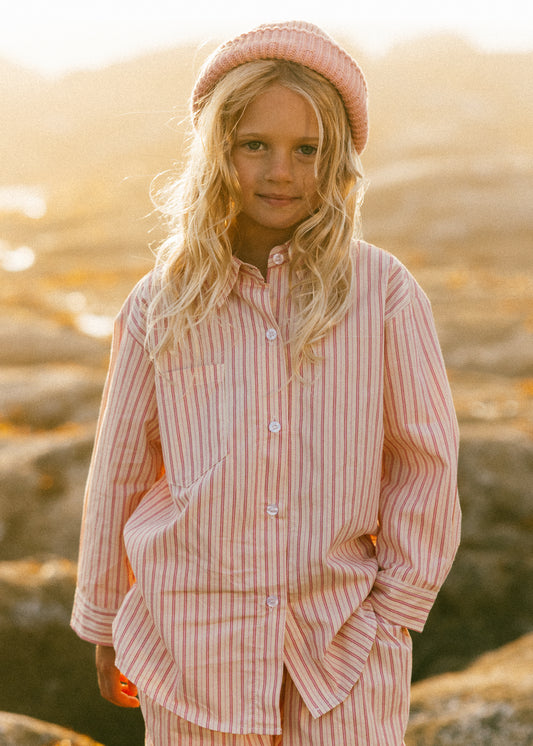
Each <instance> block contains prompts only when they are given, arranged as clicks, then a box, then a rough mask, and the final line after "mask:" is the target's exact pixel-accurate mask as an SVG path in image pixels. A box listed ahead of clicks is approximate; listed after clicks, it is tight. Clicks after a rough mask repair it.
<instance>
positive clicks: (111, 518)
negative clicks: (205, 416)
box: [71, 291, 162, 645]
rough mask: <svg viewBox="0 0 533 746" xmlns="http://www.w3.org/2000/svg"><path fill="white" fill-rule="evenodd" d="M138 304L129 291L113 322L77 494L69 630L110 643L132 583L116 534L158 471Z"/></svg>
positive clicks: (148, 365) (154, 421) (153, 405)
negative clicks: (80, 503) (87, 462)
mask: <svg viewBox="0 0 533 746" xmlns="http://www.w3.org/2000/svg"><path fill="white" fill-rule="evenodd" d="M142 326H143V321H142V299H140V298H139V293H138V292H136V291H134V292H133V293H132V294H131V296H130V297H129V299H128V300H127V302H126V303H125V305H124V307H123V309H122V311H121V312H120V314H119V316H118V317H117V320H116V323H115V328H114V334H113V343H112V350H111V361H110V368H109V373H108V377H107V381H106V385H105V388H104V394H103V400H102V406H101V411H100V417H99V421H98V427H97V433H96V441H95V447H94V452H93V457H92V461H91V466H90V471H89V477H88V481H87V488H86V494H85V504H84V513H83V521H82V535H81V542H80V557H79V569H78V585H77V590H76V599H75V604H74V609H73V615H72V622H71V624H72V627H73V629H74V630H75V631H76V633H77V634H78V635H79V636H80V637H82V638H84V639H86V640H89V641H90V642H94V643H99V644H108V645H109V644H111V643H112V637H111V625H112V622H113V620H114V618H115V615H116V613H117V611H118V609H119V607H120V605H121V603H122V600H123V598H124V596H125V594H126V593H127V591H128V589H129V587H130V586H131V582H132V573H131V569H130V567H129V563H128V560H127V557H126V552H125V548H124V541H123V529H124V526H125V523H126V521H127V520H128V518H129V517H130V516H131V514H132V513H133V511H134V510H135V508H136V506H137V505H138V504H139V502H140V500H141V499H142V497H143V495H144V494H145V493H146V492H147V490H148V489H149V488H150V487H151V486H152V485H153V484H154V483H155V482H156V481H157V479H158V478H159V476H160V474H161V471H162V457H161V450H160V444H159V430H158V421H157V406H156V397H155V393H154V376H153V366H152V364H151V362H150V360H149V358H148V355H147V354H146V352H145V350H144V347H143V344H142V340H143V329H142Z"/></svg>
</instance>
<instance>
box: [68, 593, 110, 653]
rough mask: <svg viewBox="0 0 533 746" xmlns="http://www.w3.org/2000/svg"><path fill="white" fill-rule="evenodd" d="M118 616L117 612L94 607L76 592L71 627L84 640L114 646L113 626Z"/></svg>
mask: <svg viewBox="0 0 533 746" xmlns="http://www.w3.org/2000/svg"><path fill="white" fill-rule="evenodd" d="M116 615H117V612H116V611H109V610H108V609H102V608H100V607H98V606H94V605H93V604H91V603H90V602H89V601H87V600H86V599H85V598H83V596H82V595H81V593H80V592H79V590H76V595H75V597H74V606H73V609H72V617H71V620H70V626H71V627H72V629H73V630H74V632H75V633H76V634H77V635H78V637H81V639H82V640H86V641H87V642H92V643H94V644H95V645H109V646H112V645H113V631H112V626H113V621H114V619H115V617H116Z"/></svg>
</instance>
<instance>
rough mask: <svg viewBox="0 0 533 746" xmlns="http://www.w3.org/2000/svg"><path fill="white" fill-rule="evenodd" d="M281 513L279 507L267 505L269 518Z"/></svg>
mask: <svg viewBox="0 0 533 746" xmlns="http://www.w3.org/2000/svg"><path fill="white" fill-rule="evenodd" d="M278 513H279V507H278V506H277V505H274V504H273V503H272V504H271V505H267V514H268V515H269V516H272V517H274V516H275V515H277V514H278Z"/></svg>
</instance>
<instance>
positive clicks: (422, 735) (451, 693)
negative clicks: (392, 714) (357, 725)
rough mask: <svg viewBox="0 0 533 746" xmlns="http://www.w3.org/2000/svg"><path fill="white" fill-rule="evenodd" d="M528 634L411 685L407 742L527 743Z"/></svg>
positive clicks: (532, 659)
mask: <svg viewBox="0 0 533 746" xmlns="http://www.w3.org/2000/svg"><path fill="white" fill-rule="evenodd" d="M532 702H533V634H529V635H525V636H524V637H522V638H520V639H518V640H516V641H514V642H512V643H510V644H508V645H506V646H504V647H502V648H500V649H499V650H496V651H494V652H491V653H487V654H485V655H483V656H482V657H481V658H479V659H478V660H477V661H476V662H475V663H474V664H473V665H472V666H470V667H469V668H467V669H466V670H465V671H461V672H459V673H449V674H444V675H442V676H437V677H435V678H432V679H429V680H427V681H422V682H420V683H418V684H415V685H414V686H413V687H412V692H411V717H410V721H409V728H408V731H407V737H406V746H488V744H490V746H510V745H511V744H512V746H531V744H532V743H533V707H532V706H531V703H532Z"/></svg>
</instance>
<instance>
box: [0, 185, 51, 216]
mask: <svg viewBox="0 0 533 746" xmlns="http://www.w3.org/2000/svg"><path fill="white" fill-rule="evenodd" d="M46 208H47V205H46V198H45V195H44V192H43V190H42V189H41V188H40V187H37V186H26V185H23V184H13V185H10V186H0V212H16V213H20V214H21V215H25V216H26V217H27V218H32V219H34V220H38V219H39V218H42V217H44V216H45V215H46Z"/></svg>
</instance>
